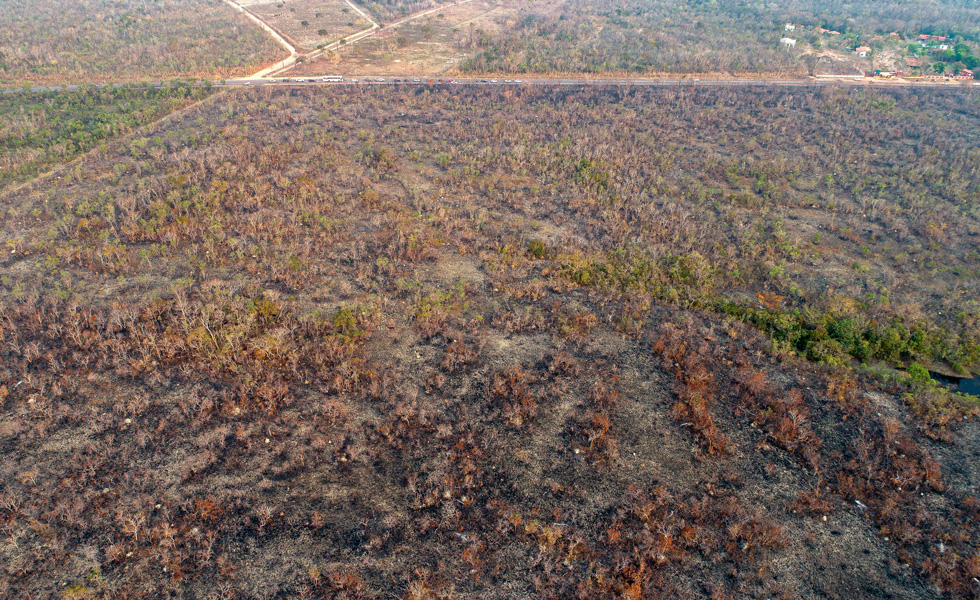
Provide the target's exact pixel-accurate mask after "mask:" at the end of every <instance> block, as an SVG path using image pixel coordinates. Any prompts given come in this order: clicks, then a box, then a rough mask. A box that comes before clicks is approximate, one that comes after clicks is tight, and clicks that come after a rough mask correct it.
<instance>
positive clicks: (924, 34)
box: [919, 33, 929, 40]
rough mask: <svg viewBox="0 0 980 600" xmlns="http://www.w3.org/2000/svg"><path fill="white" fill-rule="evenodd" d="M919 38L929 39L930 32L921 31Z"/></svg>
mask: <svg viewBox="0 0 980 600" xmlns="http://www.w3.org/2000/svg"><path fill="white" fill-rule="evenodd" d="M919 39H920V40H928V39H929V34H928V33H920V34H919Z"/></svg>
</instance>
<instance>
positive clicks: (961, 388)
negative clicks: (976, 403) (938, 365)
mask: <svg viewBox="0 0 980 600" xmlns="http://www.w3.org/2000/svg"><path fill="white" fill-rule="evenodd" d="M929 375H931V376H932V378H933V379H935V380H936V381H938V382H939V383H941V384H943V385H944V386H946V387H948V388H949V389H950V390H952V391H954V392H962V393H964V394H973V395H974V396H980V377H974V378H969V377H950V376H949V375H943V374H942V373H934V372H932V371H930V372H929Z"/></svg>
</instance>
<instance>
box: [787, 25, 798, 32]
mask: <svg viewBox="0 0 980 600" xmlns="http://www.w3.org/2000/svg"><path fill="white" fill-rule="evenodd" d="M786 31H796V25H793V24H792V23H787V24H786Z"/></svg>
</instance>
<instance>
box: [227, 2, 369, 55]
mask: <svg viewBox="0 0 980 600" xmlns="http://www.w3.org/2000/svg"><path fill="white" fill-rule="evenodd" d="M241 5H242V6H244V7H246V8H248V10H250V11H251V12H252V13H254V14H255V15H257V16H258V17H259V18H261V19H262V20H264V21H265V22H266V23H268V24H269V25H270V26H271V27H273V28H274V29H276V30H278V31H279V33H280V34H282V35H283V36H285V37H287V38H289V39H290V40H291V41H292V42H293V45H294V46H296V47H297V48H301V49H303V50H313V49H314V48H316V47H317V46H319V45H322V44H327V43H330V42H334V41H337V40H339V39H341V38H343V37H345V36H348V35H350V34H352V33H357V32H358V31H361V30H363V29H367V28H368V27H370V26H371V24H370V23H369V22H368V21H367V19H365V18H364V17H362V16H361V15H359V14H357V11H355V10H354V9H352V8H351V7H350V6H349V5H348V4H347V3H346V2H343V1H342V0H327V1H326V2H323V1H321V0H282V1H277V2H242V3H241Z"/></svg>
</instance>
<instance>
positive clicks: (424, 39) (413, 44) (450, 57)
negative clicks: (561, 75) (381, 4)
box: [293, 0, 526, 75]
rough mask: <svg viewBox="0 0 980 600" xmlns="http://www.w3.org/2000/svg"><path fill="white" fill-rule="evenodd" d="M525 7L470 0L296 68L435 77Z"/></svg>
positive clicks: (302, 72) (311, 71) (303, 71)
mask: <svg viewBox="0 0 980 600" xmlns="http://www.w3.org/2000/svg"><path fill="white" fill-rule="evenodd" d="M525 10H526V9H523V8H518V5H517V3H512V2H488V1H479V0H478V1H474V2H467V3H466V4H459V5H455V6H447V7H445V9H444V10H440V11H437V12H433V13H431V14H429V15H426V16H423V17H420V18H418V19H414V20H411V21H407V22H405V23H402V24H400V25H396V26H393V27H389V28H386V29H385V30H383V31H381V32H379V33H378V34H377V35H375V36H372V37H370V38H368V39H365V40H363V41H359V42H357V43H354V44H351V45H349V46H347V47H344V48H342V49H341V50H340V51H338V52H329V53H326V54H324V55H322V56H320V57H317V59H316V60H313V61H310V62H309V63H306V64H303V65H300V66H298V67H296V69H295V70H294V71H293V72H294V73H296V74H300V75H307V74H346V73H358V74H364V75H389V74H405V75H435V74H439V73H444V72H446V71H448V70H449V69H451V68H453V67H454V66H456V65H458V64H459V63H460V62H461V61H463V60H465V59H466V58H468V57H470V56H471V55H473V53H474V52H478V51H479V50H480V49H481V47H482V46H481V40H484V41H485V40H487V39H488V37H489V35H491V34H492V33H494V32H497V31H500V30H502V29H505V28H507V27H508V26H512V25H513V24H514V22H515V20H516V19H517V18H519V15H520V14H521V13H522V12H523V11H525Z"/></svg>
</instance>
